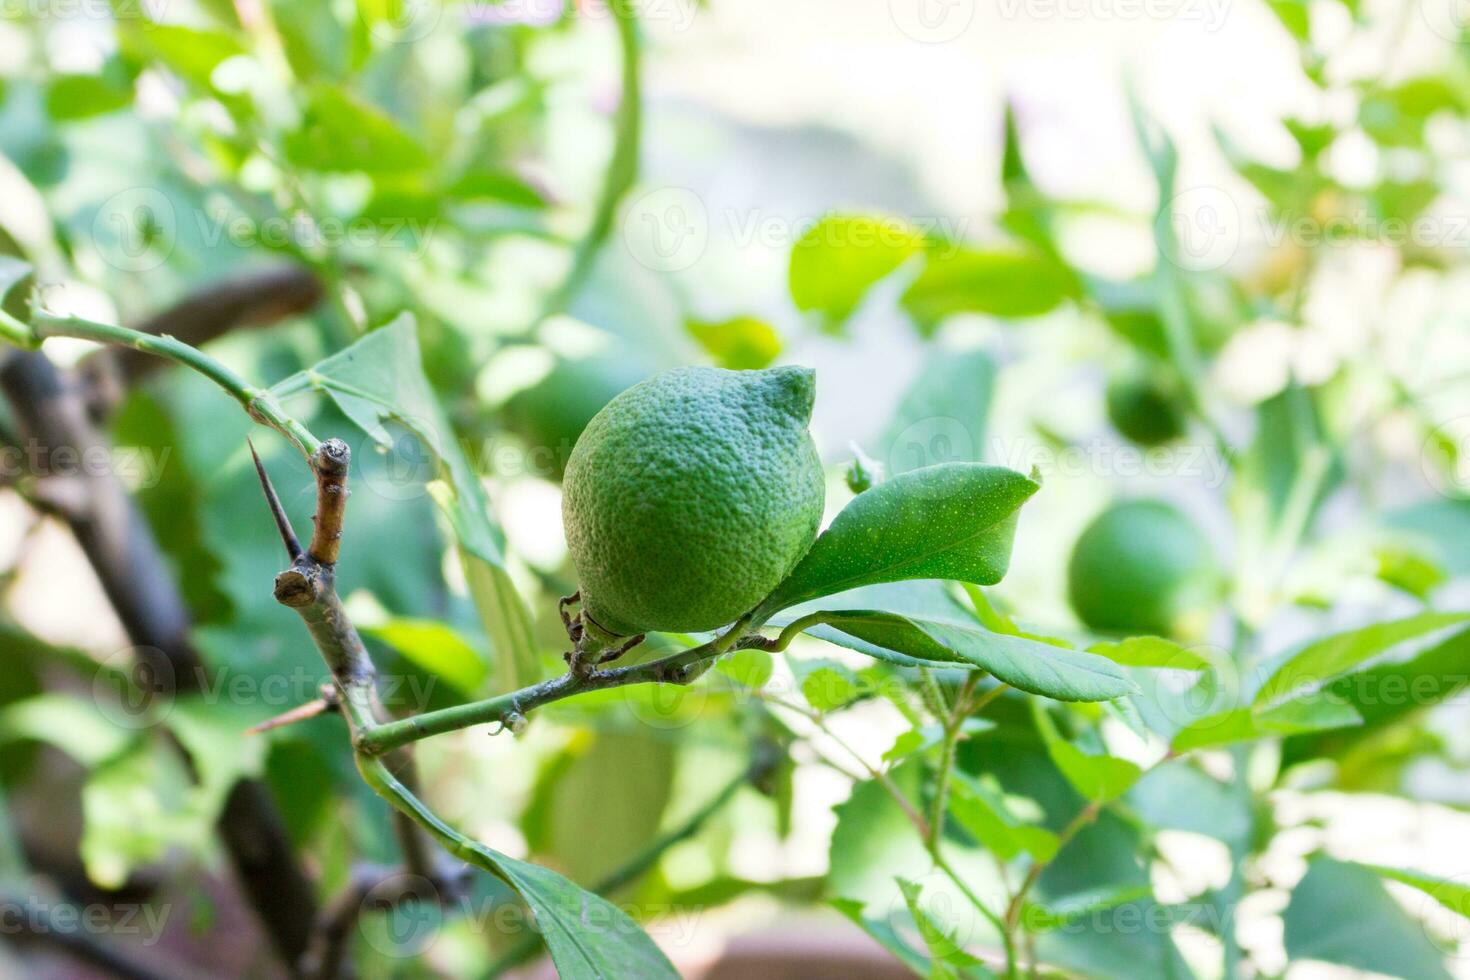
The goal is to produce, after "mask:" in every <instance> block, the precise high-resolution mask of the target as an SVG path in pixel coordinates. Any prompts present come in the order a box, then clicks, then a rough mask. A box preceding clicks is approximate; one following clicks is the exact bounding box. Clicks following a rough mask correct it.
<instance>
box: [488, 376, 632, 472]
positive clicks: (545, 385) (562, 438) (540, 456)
mask: <svg viewBox="0 0 1470 980" xmlns="http://www.w3.org/2000/svg"><path fill="white" fill-rule="evenodd" d="M652 373H653V372H652V371H651V370H649V369H648V368H647V367H645V366H644V365H643V364H642V363H641V362H640V361H638V360H635V359H633V358H631V357H626V356H611V355H606V356H596V357H584V358H575V359H558V360H557V362H556V364H555V365H553V366H552V369H551V370H550V371H549V372H548V373H547V375H546V377H544V378H542V379H541V380H540V381H538V382H537V383H536V384H534V385H532V386H531V387H529V388H527V389H526V390H524V391H520V392H517V393H516V394H515V395H513V396H512V397H511V398H510V400H509V401H507V402H506V403H505V407H504V408H503V409H502V418H503V419H504V421H505V426H506V428H508V429H509V430H510V431H512V432H514V433H515V434H516V435H518V436H520V437H521V438H522V439H524V440H525V441H526V443H527V448H528V450H529V452H530V453H531V454H532V456H531V459H532V462H533V463H534V464H535V465H536V466H537V468H538V469H540V468H542V467H545V469H546V473H547V475H548V476H552V477H555V478H557V479H560V478H561V477H562V475H563V473H564V472H565V470H566V465H567V459H568V458H569V457H570V456H571V452H572V447H573V446H575V445H576V444H577V439H578V438H580V437H581V435H582V430H583V429H585V428H587V423H589V422H591V421H592V418H593V416H595V415H596V414H597V413H598V412H599V411H601V410H602V407H603V406H604V405H606V404H607V403H608V402H610V401H612V400H613V398H614V397H615V396H616V395H618V394H620V393H622V392H624V391H626V390H627V389H629V388H631V387H632V386H633V385H635V384H637V383H638V382H639V381H642V380H643V379H644V378H646V377H648V376H649V375H650V374H652Z"/></svg>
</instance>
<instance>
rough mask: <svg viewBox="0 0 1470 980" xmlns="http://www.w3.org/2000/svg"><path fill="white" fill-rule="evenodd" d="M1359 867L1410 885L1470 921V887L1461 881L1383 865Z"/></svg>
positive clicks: (1362, 865) (1361, 865)
mask: <svg viewBox="0 0 1470 980" xmlns="http://www.w3.org/2000/svg"><path fill="white" fill-rule="evenodd" d="M1359 867H1363V868H1367V869H1368V870H1369V871H1371V872H1373V873H1374V874H1376V875H1379V876H1381V877H1384V878H1388V879H1390V880H1392V881H1397V882H1399V883H1400V884H1404V885H1408V886H1409V887H1410V888H1417V889H1418V890H1419V891H1421V892H1423V893H1424V894H1426V895H1428V896H1429V897H1430V898H1432V899H1434V900H1435V901H1436V902H1438V903H1439V904H1440V905H1442V906H1444V907H1445V908H1447V909H1449V910H1450V911H1451V912H1454V913H1456V914H1458V915H1462V916H1464V917H1465V918H1467V919H1470V885H1466V884H1465V883H1463V882H1459V881H1449V880H1447V879H1445V878H1436V877H1435V876H1433V875H1427V874H1423V873H1422V872H1419V871H1411V870H1407V869H1404V868H1387V867H1384V866H1383V865H1381V864H1360V865H1359Z"/></svg>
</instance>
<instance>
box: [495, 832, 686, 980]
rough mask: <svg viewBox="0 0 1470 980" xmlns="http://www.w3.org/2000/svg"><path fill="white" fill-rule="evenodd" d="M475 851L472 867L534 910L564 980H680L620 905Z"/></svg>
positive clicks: (533, 868) (549, 874)
mask: <svg viewBox="0 0 1470 980" xmlns="http://www.w3.org/2000/svg"><path fill="white" fill-rule="evenodd" d="M470 851H471V854H470V860H471V861H472V862H473V863H475V864H478V865H480V866H481V867H482V868H485V869H487V870H489V871H492V872H494V873H496V874H497V875H499V876H500V877H501V878H502V880H504V881H505V883H506V884H508V885H510V887H511V888H514V889H515V890H516V892H517V893H518V894H519V895H520V896H521V898H523V899H525V901H526V904H527V905H529V906H530V907H531V911H532V912H534V913H535V915H536V926H537V928H538V929H540V930H541V937H542V939H544V940H545V942H546V947H547V949H548V950H550V952H551V961H552V963H553V964H554V965H555V966H556V974H557V976H558V977H560V978H561V980H609V978H612V977H639V978H645V977H646V978H649V980H679V973H678V971H677V970H675V969H674V966H673V964H672V963H670V962H669V960H668V957H666V956H665V955H664V954H663V951H662V950H660V949H659V948H658V946H656V945H655V944H654V942H653V940H651V939H649V938H648V934H647V933H645V932H644V931H643V930H642V929H641V928H639V926H638V924H637V923H636V922H634V921H633V920H632V919H631V918H629V917H628V915H627V913H626V912H624V911H623V910H622V909H620V908H618V907H617V906H616V905H614V904H612V903H611V902H609V901H607V900H606V899H604V898H601V897H600V896H597V895H594V894H592V893H591V892H587V891H583V890H582V889H580V888H578V887H577V886H576V885H574V884H572V883H571V882H570V881H568V880H567V879H566V878H563V877H562V876H561V875H559V874H557V873H556V872H555V871H552V870H551V869H549V868H543V867H539V866H538V865H534V864H527V863H526V862H524V861H517V860H515V859H514V858H509V857H506V856H505V855H504V854H500V853H497V852H495V851H492V850H491V849H490V848H488V847H485V846H484V845H478V844H477V845H474V846H473V847H472V848H470Z"/></svg>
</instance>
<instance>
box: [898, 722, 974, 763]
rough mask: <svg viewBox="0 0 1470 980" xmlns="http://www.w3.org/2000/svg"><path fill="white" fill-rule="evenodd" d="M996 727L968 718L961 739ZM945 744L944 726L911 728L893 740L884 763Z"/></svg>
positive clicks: (930, 725) (934, 724)
mask: <svg viewBox="0 0 1470 980" xmlns="http://www.w3.org/2000/svg"><path fill="white" fill-rule="evenodd" d="M994 727H995V722H993V721H989V720H988V719H985V718H966V719H965V720H964V722H963V723H962V724H961V725H960V738H961V739H962V740H963V739H966V738H969V737H970V736H972V735H978V734H979V733H980V732H987V731H990V730H991V729H992V728H994ZM943 742H944V726H943V725H940V724H938V723H932V724H928V725H921V726H919V727H916V728H910V729H909V730H908V731H906V732H900V733H899V735H898V737H897V738H895V739H894V740H893V744H892V745H891V746H889V748H888V751H887V752H884V753H883V761H884V762H897V761H898V760H899V759H904V758H907V757H908V756H911V755H916V754H918V753H920V752H927V751H929V750H930V749H933V748H938V747H939V746H940V745H941V744H943Z"/></svg>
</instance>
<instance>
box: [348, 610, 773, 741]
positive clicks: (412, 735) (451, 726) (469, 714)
mask: <svg viewBox="0 0 1470 980" xmlns="http://www.w3.org/2000/svg"><path fill="white" fill-rule="evenodd" d="M748 628H749V624H748V623H747V622H746V621H744V620H742V621H741V622H738V623H736V624H735V625H734V626H732V627H730V629H729V630H728V631H727V632H725V633H724V634H723V635H722V636H720V637H718V638H716V639H714V640H711V641H710V642H708V643H705V644H702V645H700V646H697V647H693V648H691V649H689V650H685V651H683V652H681V653H676V654H674V655H672V656H668V657H664V658H663V659H661V660H652V661H649V662H648V663H646V664H636V665H634V666H631V667H618V668H614V669H611V670H594V671H591V672H589V673H586V674H577V673H574V672H569V673H566V674H563V675H562V676H560V677H554V678H552V679H551V680H549V681H542V682H541V683H540V684H532V685H531V686H530V687H525V688H522V689H521V690H519V691H512V692H511V693H509V694H502V695H500V696H498V697H493V698H488V699H486V700H484V701H473V702H470V703H469V704H457V705H454V706H453V707H450V708H442V709H440V710H438V711H428V712H425V713H424V714H421V715H414V716H413V717H411V718H403V719H400V720H398V721H390V722H388V723H386V724H382V725H378V726H377V727H376V728H374V729H372V730H370V731H364V732H362V733H361V735H359V736H358V740H357V749H358V751H359V752H364V753H367V754H369V755H381V754H382V753H384V752H389V751H392V750H393V749H396V748H399V747H400V746H403V745H407V744H409V743H410V742H417V741H418V740H419V739H424V738H429V737H431V736H434V735H443V734H446V733H448V732H456V731H459V730H460V729H462V728H469V727H471V726H473V725H485V724H491V723H494V722H499V723H500V724H506V723H507V722H508V721H510V720H511V719H512V718H513V717H514V716H516V715H524V714H526V712H528V711H532V710H534V709H536V708H539V707H541V706H543V705H547V704H552V703H553V702H556V701H562V700H565V699H566V698H569V697H572V696H573V695H576V694H581V693H582V692H584V691H600V690H604V689H606V688H612V687H624V686H626V685H628V684H648V683H666V684H687V683H689V682H690V681H692V680H693V679H694V677H695V676H697V675H696V674H695V668H697V667H698V666H700V665H701V664H705V663H708V662H713V661H714V660H716V659H717V658H719V657H720V656H722V655H723V654H725V653H726V652H728V651H729V650H730V649H731V647H733V646H734V645H735V643H736V641H737V640H739V639H740V638H741V637H742V636H744V635H745V632H746V630H747V629H748Z"/></svg>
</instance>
